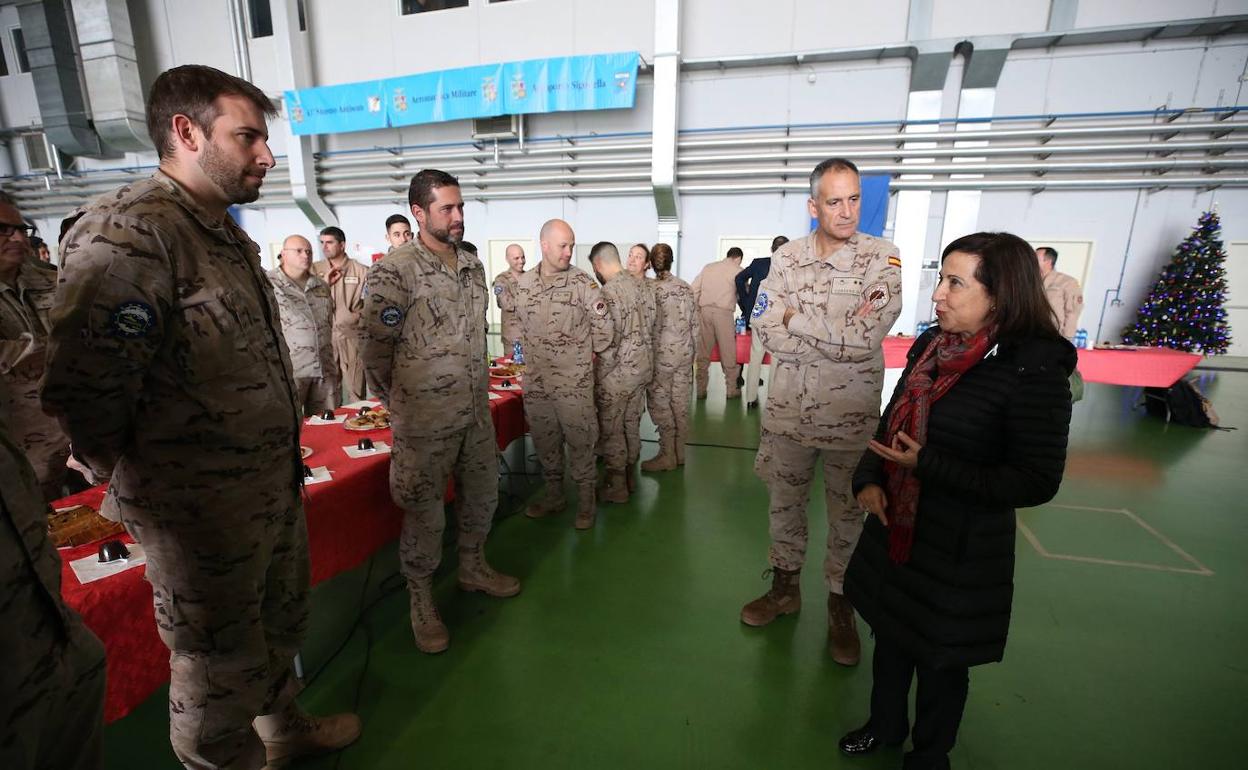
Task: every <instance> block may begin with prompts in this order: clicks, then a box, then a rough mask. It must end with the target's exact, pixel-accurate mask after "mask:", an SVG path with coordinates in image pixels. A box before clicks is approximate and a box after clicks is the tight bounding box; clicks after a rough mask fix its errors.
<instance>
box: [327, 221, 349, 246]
mask: <svg viewBox="0 0 1248 770" xmlns="http://www.w3.org/2000/svg"><path fill="white" fill-rule="evenodd" d="M321 235H322V236H325V235H328V236H329V237H330V238H333V239H334V240H335V241H338V242H339V243H346V242H347V234H346V233H344V232H343V231H342V228H341V227H334V226H333V225H330V226H329V227H326V228H325V229H324V230H322V231H321Z"/></svg>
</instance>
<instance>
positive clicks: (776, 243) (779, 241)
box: [771, 235, 789, 254]
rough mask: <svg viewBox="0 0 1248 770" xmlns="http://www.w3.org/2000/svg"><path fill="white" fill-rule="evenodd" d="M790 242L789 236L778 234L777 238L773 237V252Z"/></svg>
mask: <svg viewBox="0 0 1248 770" xmlns="http://www.w3.org/2000/svg"><path fill="white" fill-rule="evenodd" d="M788 242H789V239H788V238H786V237H784V236H783V235H777V236H776V237H775V238H772V239H771V252H772V253H773V254H774V253H775V252H776V249H778V248H780V247H781V246H783V245H784V244H786V243H788Z"/></svg>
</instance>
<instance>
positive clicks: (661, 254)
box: [650, 243, 675, 273]
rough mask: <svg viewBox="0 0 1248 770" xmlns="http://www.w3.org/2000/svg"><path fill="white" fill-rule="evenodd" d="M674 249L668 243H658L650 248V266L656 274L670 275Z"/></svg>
mask: <svg viewBox="0 0 1248 770" xmlns="http://www.w3.org/2000/svg"><path fill="white" fill-rule="evenodd" d="M674 259H675V256H674V255H673V254H672V247H671V246H668V245H667V244H666V243H656V244H654V245H653V246H651V247H650V266H651V267H653V268H654V272H656V273H668V272H671V270H672V261H673V260H674Z"/></svg>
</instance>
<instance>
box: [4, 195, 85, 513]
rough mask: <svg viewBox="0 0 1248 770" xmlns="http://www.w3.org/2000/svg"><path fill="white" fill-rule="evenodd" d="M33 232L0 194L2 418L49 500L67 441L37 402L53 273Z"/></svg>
mask: <svg viewBox="0 0 1248 770" xmlns="http://www.w3.org/2000/svg"><path fill="white" fill-rule="evenodd" d="M32 230H33V228H32V227H30V226H29V225H27V224H26V222H25V221H23V219H22V214H21V212H20V211H18V210H17V206H16V205H15V204H14V202H13V199H12V198H10V197H9V196H8V195H7V194H5V193H0V379H3V380H5V382H6V383H7V384H8V388H7V389H6V390H7V392H8V396H6V397H5V398H3V399H0V419H4V420H7V421H8V424H9V429H10V432H11V435H12V436H13V438H14V439H15V440H16V441H17V443H18V445H19V446H21V447H22V451H24V452H25V453H26V459H27V460H29V461H30V464H31V465H33V466H34V468H35V475H36V476H37V477H38V479H39V488H40V492H41V494H42V496H43V500H44V501H45V502H49V501H52V500H55V499H57V498H58V497H60V496H61V495H62V494H63V493H62V486H63V484H64V483H65V461H66V460H67V459H69V439H68V438H66V437H65V434H64V433H63V432H62V431H61V426H60V425H58V424H57V422H56V418H55V417H52V416H51V415H47V414H44V412H43V407H42V406H41V405H40V404H39V378H40V377H41V376H43V364H44V358H45V356H46V354H47V342H48V331H49V330H50V328H51V327H50V324H49V322H48V310H49V309H50V308H51V307H52V298H53V296H54V295H55V293H56V270H54V269H49V268H48V267H47V266H46V265H40V263H39V262H36V261H35V258H34V254H33V253H32V252H31V248H30V240H29V236H30V232H31V231H32Z"/></svg>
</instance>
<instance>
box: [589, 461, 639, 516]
mask: <svg viewBox="0 0 1248 770" xmlns="http://www.w3.org/2000/svg"><path fill="white" fill-rule="evenodd" d="M626 473H628V471H617V470H614V469H611V468H607V480H606V483H605V484H603V485H602V501H603V502H604V503H627V502H628V482H627V481H626V480H625V474H626ZM578 518H579V517H578Z"/></svg>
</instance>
